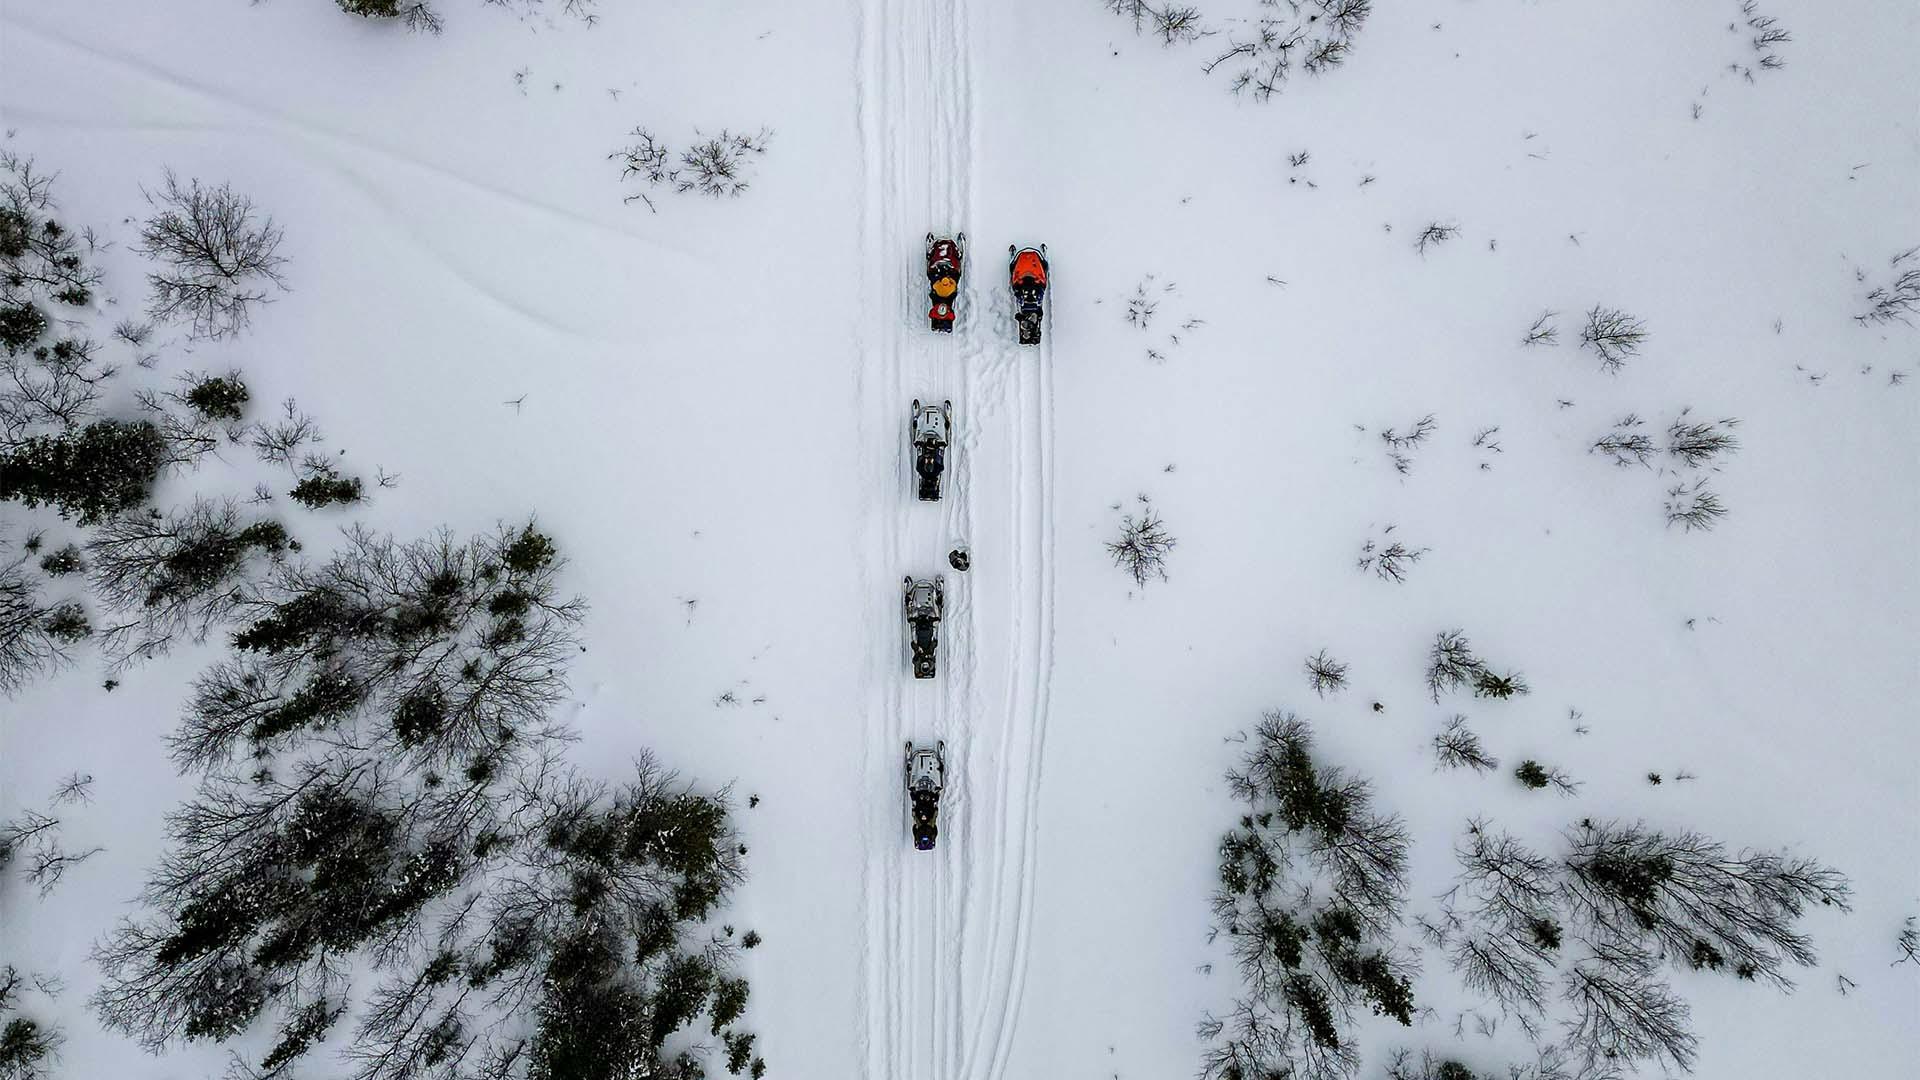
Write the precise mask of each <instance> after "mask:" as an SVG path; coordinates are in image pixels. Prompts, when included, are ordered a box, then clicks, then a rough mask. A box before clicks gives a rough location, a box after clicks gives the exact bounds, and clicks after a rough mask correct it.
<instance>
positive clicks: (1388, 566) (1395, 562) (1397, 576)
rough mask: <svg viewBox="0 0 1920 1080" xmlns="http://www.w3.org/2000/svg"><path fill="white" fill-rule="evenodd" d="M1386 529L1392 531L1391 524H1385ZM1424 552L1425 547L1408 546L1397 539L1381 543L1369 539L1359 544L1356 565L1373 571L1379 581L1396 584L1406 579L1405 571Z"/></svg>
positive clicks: (1425, 551)
mask: <svg viewBox="0 0 1920 1080" xmlns="http://www.w3.org/2000/svg"><path fill="white" fill-rule="evenodd" d="M1386 531H1387V532H1392V531H1393V526H1391V525H1389V526H1387V530H1386ZM1426 553H1427V549H1426V548H1410V547H1408V546H1407V545H1405V544H1403V543H1401V542H1400V541H1398V540H1394V541H1392V542H1390V543H1385V544H1382V543H1377V542H1375V541H1373V540H1371V539H1369V540H1368V541H1367V542H1366V543H1364V544H1361V545H1360V558H1359V559H1358V560H1357V565H1358V566H1359V567H1360V569H1361V570H1371V571H1373V574H1374V576H1375V577H1378V578H1379V579H1380V580H1381V581H1391V582H1393V583H1394V584H1396V585H1398V584H1400V583H1402V582H1404V581H1406V580H1407V571H1408V570H1410V569H1411V568H1412V567H1413V564H1414V563H1417V562H1419V561H1420V557H1421V556H1423V555H1425V554H1426Z"/></svg>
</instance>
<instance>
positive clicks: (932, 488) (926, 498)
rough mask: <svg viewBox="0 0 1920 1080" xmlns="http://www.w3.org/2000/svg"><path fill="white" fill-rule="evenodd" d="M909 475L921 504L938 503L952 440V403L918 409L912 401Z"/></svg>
mask: <svg viewBox="0 0 1920 1080" xmlns="http://www.w3.org/2000/svg"><path fill="white" fill-rule="evenodd" d="M911 431H912V438H913V475H914V476H915V477H917V478H918V479H919V484H918V485H917V487H916V489H915V490H916V491H917V492H918V494H919V498H920V501H921V502H939V501H940V478H941V476H942V474H944V473H945V472H946V469H947V443H949V442H950V441H952V439H953V402H951V401H943V402H941V403H940V404H938V405H922V404H920V399H919V398H915V399H914V401H913V418H912V421H911Z"/></svg>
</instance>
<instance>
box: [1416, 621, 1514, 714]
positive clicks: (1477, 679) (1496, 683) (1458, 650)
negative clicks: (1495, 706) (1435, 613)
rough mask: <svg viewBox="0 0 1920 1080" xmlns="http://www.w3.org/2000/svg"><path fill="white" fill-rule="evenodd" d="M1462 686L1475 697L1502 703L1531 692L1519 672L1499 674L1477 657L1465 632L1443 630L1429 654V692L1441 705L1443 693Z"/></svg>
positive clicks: (1434, 640)
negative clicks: (1501, 701) (1492, 699)
mask: <svg viewBox="0 0 1920 1080" xmlns="http://www.w3.org/2000/svg"><path fill="white" fill-rule="evenodd" d="M1462 687H1465V688H1468V689H1471V690H1472V691H1473V696H1474V697H1487V698H1494V699H1497V700H1503V701H1504V700H1505V699H1507V698H1510V697H1513V696H1515V695H1517V694H1525V693H1527V692H1528V687H1527V683H1526V678H1525V677H1524V676H1522V675H1521V674H1520V673H1519V672H1516V671H1509V672H1507V673H1506V674H1504V675H1502V674H1496V673H1495V672H1494V670H1493V668H1492V667H1490V666H1489V665H1488V664H1487V662H1486V661H1484V660H1482V659H1481V658H1480V657H1478V656H1476V655H1475V654H1474V652H1473V645H1472V643H1471V642H1469V641H1468V640H1467V635H1466V632H1465V631H1462V630H1443V631H1441V632H1440V633H1438V634H1436V635H1434V639H1433V647H1432V648H1431V649H1429V650H1428V652H1427V692H1428V693H1429V694H1431V695H1432V696H1433V700H1434V702H1435V703H1438V702H1439V700H1440V695H1441V694H1443V693H1451V692H1453V691H1455V690H1459V689H1461V688H1462Z"/></svg>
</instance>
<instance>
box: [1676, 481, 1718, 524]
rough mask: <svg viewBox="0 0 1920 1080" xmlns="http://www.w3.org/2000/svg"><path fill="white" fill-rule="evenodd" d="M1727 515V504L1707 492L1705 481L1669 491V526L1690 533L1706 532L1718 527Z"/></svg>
mask: <svg viewBox="0 0 1920 1080" xmlns="http://www.w3.org/2000/svg"><path fill="white" fill-rule="evenodd" d="M1726 515H1727V507H1726V504H1724V503H1722V502H1721V501H1720V496H1718V495H1716V494H1714V493H1713V492H1712V491H1709V490H1707V482H1706V480H1705V479H1700V480H1695V481H1694V482H1692V483H1691V484H1686V483H1681V484H1675V485H1674V486H1673V487H1671V488H1668V489H1667V524H1668V525H1680V526H1682V527H1683V528H1685V529H1686V531H1688V532H1692V531H1693V530H1695V529H1700V530H1703V531H1704V530H1707V529H1711V528H1713V527H1714V526H1715V525H1718V524H1719V523H1720V519H1721V518H1723V517H1725V516H1726Z"/></svg>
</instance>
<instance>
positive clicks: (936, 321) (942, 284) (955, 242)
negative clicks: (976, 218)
mask: <svg viewBox="0 0 1920 1080" xmlns="http://www.w3.org/2000/svg"><path fill="white" fill-rule="evenodd" d="M966 251H967V234H966V233H961V234H960V235H959V236H957V237H955V238H954V239H952V240H947V239H944V238H943V239H937V240H936V239H934V235H933V234H932V233H928V234H927V299H928V300H930V301H932V302H933V307H932V308H931V309H929V310H928V311H927V321H928V322H929V323H930V324H932V326H933V328H934V329H935V330H938V331H940V332H941V333H943V334H951V333H953V305H954V303H955V302H956V301H958V300H959V299H960V274H961V272H962V270H963V266H962V264H963V263H964V261H965V259H966Z"/></svg>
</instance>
